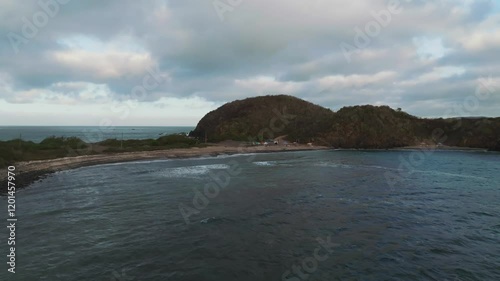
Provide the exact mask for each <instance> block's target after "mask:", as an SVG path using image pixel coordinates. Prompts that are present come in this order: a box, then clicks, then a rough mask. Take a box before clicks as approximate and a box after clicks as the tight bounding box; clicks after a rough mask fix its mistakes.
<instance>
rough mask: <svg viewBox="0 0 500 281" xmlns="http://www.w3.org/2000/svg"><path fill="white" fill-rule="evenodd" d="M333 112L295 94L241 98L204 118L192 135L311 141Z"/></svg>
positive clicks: (213, 139) (216, 138)
mask: <svg viewBox="0 0 500 281" xmlns="http://www.w3.org/2000/svg"><path fill="white" fill-rule="evenodd" d="M332 114H333V112H332V111H331V110H329V109H326V108H323V107H321V106H319V105H315V104H312V103H309V102H306V101H304V100H301V99H298V98H295V97H291V96H284V95H280V96H265V97H255V98H248V99H245V100H237V101H234V102H230V103H227V104H225V105H223V106H221V107H220V108H219V109H217V110H214V111H212V112H210V113H208V114H207V115H205V117H203V118H202V119H201V120H200V122H199V123H198V126H196V128H195V130H193V131H192V132H191V133H190V136H193V137H196V138H198V139H199V140H205V138H206V140H207V141H209V142H218V141H223V140H229V139H230V140H235V141H262V140H264V139H270V138H271V139H272V138H275V137H278V136H281V135H287V136H288V139H291V140H299V141H301V142H308V141H310V138H312V137H313V136H317V135H318V134H319V133H320V132H321V130H322V129H323V128H325V126H327V124H329V122H330V121H331V120H330V119H331V116H332Z"/></svg>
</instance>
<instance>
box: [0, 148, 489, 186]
mask: <svg viewBox="0 0 500 281" xmlns="http://www.w3.org/2000/svg"><path fill="white" fill-rule="evenodd" d="M318 150H335V151H363V150H364V151H412V150H434V151H470V152H487V151H488V150H486V149H483V148H471V147H451V146H437V145H416V146H405V147H395V148H388V149H358V148H332V147H326V146H308V145H289V146H283V145H277V146H274V145H269V146H240V145H238V143H219V144H215V145H211V146H207V147H202V148H200V147H192V148H174V149H166V150H153V151H136V152H121V153H106V154H96V155H82V156H75V157H63V158H55V159H46V160H34V161H27V162H18V163H15V164H14V166H15V167H16V170H15V174H16V177H15V178H16V180H15V183H16V191H17V190H19V189H23V188H25V187H27V186H29V185H31V184H32V183H34V182H36V181H39V180H42V179H43V178H45V177H47V176H49V175H50V174H53V173H55V172H59V171H65V170H71V169H76V168H81V167H88V166H95V165H101V164H113V163H125V162H134V161H141V160H167V159H187V158H198V157H216V156H218V155H236V154H246V153H275V152H293V151H318ZM0 184H1V185H2V188H1V190H0V196H5V195H6V193H7V168H2V169H0Z"/></svg>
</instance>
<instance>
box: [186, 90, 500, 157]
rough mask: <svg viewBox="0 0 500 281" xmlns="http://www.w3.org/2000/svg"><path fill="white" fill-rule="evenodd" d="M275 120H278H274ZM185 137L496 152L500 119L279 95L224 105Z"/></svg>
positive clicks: (337, 145) (350, 146)
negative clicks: (338, 105)
mask: <svg viewBox="0 0 500 281" xmlns="http://www.w3.org/2000/svg"><path fill="white" fill-rule="evenodd" d="M277 112H278V113H277ZM283 115H285V117H290V118H286V121H287V122H283V121H281V120H282V119H283V118H280V116H281V117H283ZM291 116H294V117H293V118H291ZM277 117H278V120H280V121H276V118H277ZM263 132H264V133H263ZM190 135H191V136H193V137H196V138H198V139H199V140H201V141H204V140H205V139H206V140H207V141H212V142H217V141H222V140H229V139H231V140H245V141H247V140H262V139H263V138H265V139H267V138H274V137H277V136H282V135H286V139H287V140H289V141H299V142H302V143H305V142H315V143H317V144H321V145H327V146H333V147H343V148H393V147H402V146H411V145H420V144H422V143H425V144H434V145H436V144H439V143H442V144H443V145H448V146H460V147H476V148H486V149H491V150H500V118H450V119H423V118H418V117H415V116H412V115H410V114H408V113H406V112H404V111H402V110H401V109H400V108H398V109H397V110H394V109H392V108H390V107H388V106H371V105H364V106H353V107H344V108H342V109H340V110H339V111H338V112H333V111H331V110H329V109H326V108H323V107H321V106H318V105H314V104H311V103H309V102H306V101H304V100H301V99H298V98H295V97H291V96H284V95H280V96H265V97H255V98H248V99H245V100H238V101H234V102H231V103H227V104H225V105H223V106H221V107H220V108H218V109H216V110H214V111H212V112H210V113H208V114H207V115H206V116H205V117H203V118H202V119H201V120H200V122H199V123H198V125H197V126H196V128H195V130H193V131H192V132H191V133H190Z"/></svg>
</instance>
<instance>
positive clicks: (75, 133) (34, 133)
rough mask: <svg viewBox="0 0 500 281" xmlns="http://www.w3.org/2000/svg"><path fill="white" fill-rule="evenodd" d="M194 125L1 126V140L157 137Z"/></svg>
mask: <svg viewBox="0 0 500 281" xmlns="http://www.w3.org/2000/svg"><path fill="white" fill-rule="evenodd" d="M193 129H194V127H141V126H138V127H133V126H113V127H99V126H94V127H93V126H0V141H6V140H12V139H17V138H19V137H20V138H22V139H23V140H26V141H33V142H37V143H38V142H41V141H42V140H43V139H45V138H47V137H50V136H56V137H78V138H80V139H82V140H83V141H86V142H99V141H103V140H105V139H122V137H123V139H149V138H152V139H156V138H158V137H161V136H162V135H168V134H176V133H182V132H184V133H189V132H190V131H191V130H193Z"/></svg>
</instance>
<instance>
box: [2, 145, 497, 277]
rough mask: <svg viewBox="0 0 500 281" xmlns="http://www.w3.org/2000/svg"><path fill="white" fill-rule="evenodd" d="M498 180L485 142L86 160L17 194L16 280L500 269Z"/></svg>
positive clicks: (455, 273) (489, 273)
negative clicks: (432, 148) (451, 148)
mask: <svg viewBox="0 0 500 281" xmlns="http://www.w3.org/2000/svg"><path fill="white" fill-rule="evenodd" d="M421 156H422V155H421ZM405 159H406V160H405ZM408 159H413V160H408ZM417 160H418V161H417ZM402 163H403V164H402ZM405 163H406V164H405ZM408 163H409V164H408ZM412 163H413V164H412ZM410 168H411V169H410ZM217 182H218V183H219V184H220V185H222V187H221V188H219V189H220V190H219V193H218V194H216V193H217V192H216V191H217V190H216V189H214V187H215V186H216V184H217ZM226 183H227V185H226ZM391 183H392V185H391ZM499 183H500V154H498V153H481V152H434V153H432V154H429V155H424V156H423V158H422V157H421V159H420V158H418V157H416V156H415V154H412V152H409V151H378V152H374V151H371V152H370V151H326V152H325V151H317V152H290V153H272V154H259V155H238V156H223V157H216V158H200V159H186V160H168V161H151V162H135V163H124V164H110V165H100V166H94V167H86V168H80V169H75V170H70V171H65V172H60V173H57V174H54V175H52V176H50V177H48V178H47V179H45V180H43V181H41V182H38V183H35V184H33V185H32V186H31V187H30V188H28V189H26V190H22V191H20V192H19V193H18V194H17V196H18V197H17V205H18V207H17V209H18V210H17V215H18V219H19V221H18V228H17V249H16V251H17V267H16V271H17V273H16V274H15V275H11V276H8V277H9V279H8V280H50V281H55V280H68V281H69V280H74V281H82V280H120V281H122V280H123V281H125V280H217V281H222V280H287V279H288V280H294V281H298V280H374V281H375V280H376V281H379V280H439V281H444V280H450V281H451V280H500V186H499ZM207 184H208V185H209V186H210V187H211V188H212V189H209V192H213V193H211V194H210V193H209V195H210V197H213V198H206V197H201V194H202V193H203V192H204V191H203V190H204V187H205V186H206V185H207ZM197 192H201V193H197ZM196 194H198V195H196ZM195 195H196V196H197V197H196V198H197V199H200V198H202V199H204V198H206V199H204V200H201V201H195V202H197V206H198V207H199V208H198V209H195V206H194V205H193V198H194V197H195ZM0 200H1V202H2V206H6V198H1V199H0ZM206 203H208V205H207V206H206V207H204V206H203V205H204V204H206ZM180 204H182V205H181V206H182V209H183V210H184V211H185V212H186V213H188V214H189V212H190V211H191V212H193V213H194V212H195V211H196V214H192V215H191V216H189V218H188V219H189V221H190V222H191V223H190V224H189V225H188V224H186V221H185V218H184V217H183V216H182V215H181V212H180V209H179V206H180ZM201 207H204V208H201ZM2 208H5V209H6V207H2ZM193 210H195V211H193ZM1 214H2V216H1V217H0V218H2V221H4V222H5V221H6V218H7V217H6V211H5V212H4V211H2V212H1ZM0 241H7V231H6V230H4V231H2V232H1V239H0ZM319 241H322V242H319ZM6 244H7V243H6V242H2V244H1V247H2V253H5V252H6ZM315 257H316V258H315ZM318 258H319V259H318ZM5 261H6V258H5V256H4V262H5ZM2 271H3V272H2V273H0V277H1V276H6V273H7V272H6V266H5V263H4V269H3V270H2ZM0 279H1V280H7V279H4V278H3V277H1V278H0Z"/></svg>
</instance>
